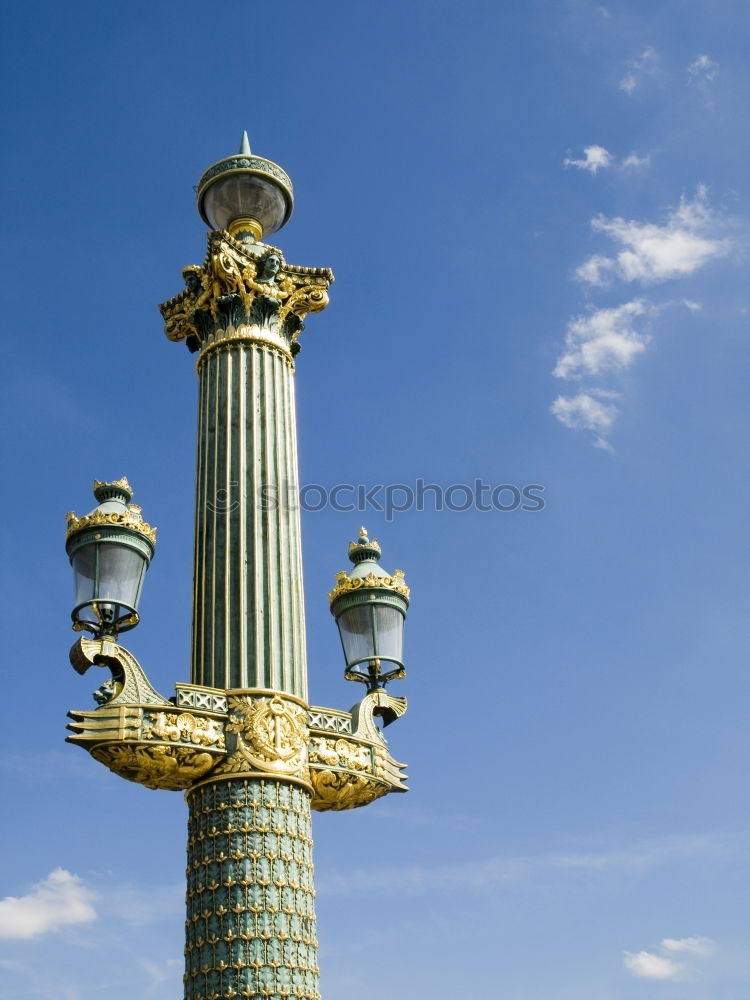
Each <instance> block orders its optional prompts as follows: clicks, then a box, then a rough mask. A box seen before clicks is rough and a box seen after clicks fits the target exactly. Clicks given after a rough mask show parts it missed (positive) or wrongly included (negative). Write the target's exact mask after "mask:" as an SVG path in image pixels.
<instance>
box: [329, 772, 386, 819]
mask: <svg viewBox="0 0 750 1000" xmlns="http://www.w3.org/2000/svg"><path fill="white" fill-rule="evenodd" d="M310 780H311V783H312V787H313V799H312V807H313V809H315V810H316V811H317V812H326V811H328V810H341V809H356V808H357V807H358V806H365V805H368V804H369V803H370V802H374V801H375V799H379V798H381V797H382V796H383V795H387V793H388V792H389V791H390V789H389V788H388V786H387V785H384V784H381V782H379V781H374V780H373V779H371V778H368V777H366V776H364V775H360V774H350V773H347V772H344V771H327V770H324V771H316V770H313V771H311V773H310Z"/></svg>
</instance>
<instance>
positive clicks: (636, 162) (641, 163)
mask: <svg viewBox="0 0 750 1000" xmlns="http://www.w3.org/2000/svg"><path fill="white" fill-rule="evenodd" d="M650 163H651V154H650V153H646V155H645V156H638V154H637V153H628V155H627V156H626V157H625V159H624V160H623V161H622V164H621V165H622V167H623V169H625V170H638V169H639V168H641V167H647V166H648V165H649V164H650Z"/></svg>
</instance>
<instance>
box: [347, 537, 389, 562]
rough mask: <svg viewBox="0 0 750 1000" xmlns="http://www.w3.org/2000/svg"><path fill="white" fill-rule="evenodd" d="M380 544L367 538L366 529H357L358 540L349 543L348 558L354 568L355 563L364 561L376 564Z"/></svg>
mask: <svg viewBox="0 0 750 1000" xmlns="http://www.w3.org/2000/svg"><path fill="white" fill-rule="evenodd" d="M381 552H382V550H381V548H380V543H379V542H378V541H377V539H375V538H373V539H372V540H370V539H369V538H368V537H367V528H360V529H359V538H358V539H357V541H356V542H349V558H350V560H351V561H352V562H353V563H354V565H355V566H356V565H357V563H360V562H362V561H363V560H365V559H370V560H373V561H374V562H377V561H378V559H380V555H381Z"/></svg>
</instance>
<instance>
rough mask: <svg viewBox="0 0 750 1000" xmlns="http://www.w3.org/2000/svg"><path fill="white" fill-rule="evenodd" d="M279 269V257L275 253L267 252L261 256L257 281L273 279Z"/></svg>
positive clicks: (262, 281)
mask: <svg viewBox="0 0 750 1000" xmlns="http://www.w3.org/2000/svg"><path fill="white" fill-rule="evenodd" d="M280 270H281V257H279V255H278V254H277V253H267V254H265V256H263V257H261V264H260V273H259V274H258V279H257V280H258V281H260V282H261V283H265V282H270V281H274V280H275V278H276V275H277V274H278V273H279V271H280Z"/></svg>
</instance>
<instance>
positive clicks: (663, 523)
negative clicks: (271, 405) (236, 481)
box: [0, 0, 750, 1000]
mask: <svg viewBox="0 0 750 1000" xmlns="http://www.w3.org/2000/svg"><path fill="white" fill-rule="evenodd" d="M2 20H3V31H2V41H0V45H2V58H0V77H1V78H2V92H3V94H4V98H5V99H4V101H3V110H2V133H3V136H4V140H5V150H6V153H5V156H4V157H3V162H2V167H1V169H2V181H3V187H2V190H3V192H4V195H5V219H6V224H5V227H4V239H3V240H2V254H3V257H2V263H3V274H4V280H3V282H2V284H1V285H0V296H1V297H2V311H3V316H4V320H5V322H4V326H5V338H4V345H5V349H4V366H3V369H4V370H3V376H4V391H3V393H2V407H3V425H4V427H5V434H4V436H3V441H4V461H3V463H2V472H3V480H4V483H3V485H4V496H5V504H6V516H5V520H4V522H3V528H2V532H3V538H2V540H3V552H4V559H3V565H2V567H1V569H0V582H1V583H2V594H3V600H2V602H1V603H0V608H1V609H2V617H3V642H4V649H5V670H4V685H5V691H4V695H5V696H4V706H5V708H4V711H3V725H2V755H1V756H0V770H1V771H2V778H3V785H4V789H5V801H6V811H5V822H4V823H3V829H4V834H5V850H3V851H2V853H0V897H7V898H4V899H2V900H1V901H0V991H2V993H3V995H5V996H8V997H13V998H14V1000H99V998H103V997H105V996H106V997H107V1000H126V998H127V1000H130V998H131V997H132V996H139V997H143V998H144V1000H148V998H152V997H153V998H156V997H162V996H179V995H180V977H181V972H182V935H183V931H182V920H183V902H182V896H183V891H184V889H183V868H184V840H185V806H184V802H183V801H182V798H181V797H180V795H178V794H176V793H175V794H173V793H167V792H160V793H157V792H151V791H148V790H146V789H143V788H140V787H138V786H135V785H129V784H128V783H126V782H123V781H121V780H119V779H117V778H115V777H114V776H113V775H111V774H110V773H109V772H107V771H106V770H105V769H103V768H102V767H101V766H100V765H98V764H96V763H95V762H94V761H93V760H91V759H90V758H89V757H88V756H87V755H86V754H85V753H84V752H82V751H80V750H79V749H77V748H74V747H70V746H67V745H66V744H65V743H64V735H65V729H64V727H65V722H66V719H65V713H66V711H67V710H68V709H69V708H85V707H87V706H88V705H90V704H91V702H90V692H91V690H92V689H93V687H95V686H96V684H94V683H92V679H91V678H89V677H84V678H81V677H79V676H78V675H76V674H75V673H74V671H73V670H72V668H70V667H69V666H68V663H67V649H68V646H69V645H70V644H71V643H72V641H73V639H74V635H73V633H72V632H69V631H68V624H67V622H68V615H69V610H70V607H71V605H72V586H71V581H70V570H69V567H68V565H67V560H66V556H65V552H64V546H63V539H64V514H65V512H66V511H68V510H70V509H71V508H74V509H75V510H76V511H77V512H78V513H81V512H82V511H84V510H88V509H89V508H90V507H91V506H92V503H93V501H92V500H91V494H90V485H91V481H92V480H93V479H94V478H117V477H119V476H121V475H123V474H125V475H127V476H128V477H129V479H130V481H131V483H132V484H133V486H134V488H135V490H136V496H135V500H136V502H138V503H140V504H142V506H143V508H144V515H145V516H146V519H147V520H148V521H149V522H151V523H153V524H156V525H157V526H158V528H159V542H158V549H157V554H156V557H155V559H154V562H153V564H152V567H151V569H150V571H149V574H148V578H147V580H146V585H145V590H144V597H143V601H142V606H141V611H142V618H143V621H142V624H141V626H140V627H139V629H138V630H137V631H135V632H133V633H132V634H131V635H130V636H129V640H130V641H129V642H128V646H129V648H130V649H131V650H132V651H133V653H134V654H135V655H136V656H137V657H138V658H139V660H140V662H141V663H142V664H143V666H144V667H145V669H146V670H147V672H148V674H149V676H150V678H151V680H152V681H153V683H154V684H155V686H156V687H157V688H159V689H160V690H161V691H162V693H164V694H166V695H169V694H170V693H171V689H172V685H173V683H174V682H175V681H177V680H186V679H187V676H188V669H189V668H188V654H189V628H190V623H189V609H190V583H191V579H190V578H191V547H192V538H191V531H192V489H193V474H194V472H193V462H194V444H195V443H194V433H195V396H196V388H195V376H194V372H193V359H192V358H191V356H190V355H189V354H188V352H187V351H185V350H184V348H182V347H181V346H179V345H175V344H172V343H170V342H169V341H168V340H167V339H166V338H165V337H164V336H163V333H162V326H161V321H160V316H159V314H158V312H157V309H156V305H157V304H158V303H159V302H162V301H164V300H165V299H167V298H169V297H171V296H172V295H174V294H176V292H177V291H178V290H179V289H180V287H181V278H180V271H181V268H182V267H183V266H185V265H186V264H190V263H198V262H200V261H201V260H202V258H203V254H204V227H203V225H202V223H201V222H200V220H199V218H198V216H197V214H196V212H195V210H194V204H193V192H192V185H193V184H194V183H195V181H196V180H197V178H198V176H199V175H200V173H201V172H202V170H203V169H204V168H205V167H206V166H207V165H208V164H210V163H212V162H213V161H215V160H216V159H218V158H220V157H222V156H225V155H228V154H230V153H232V152H234V151H235V148H236V147H237V144H238V142H239V137H240V134H241V131H242V129H243V128H247V129H248V131H249V133H250V138H251V143H252V145H253V148H254V150H255V151H257V152H258V153H260V154H262V155H266V156H268V157H270V158H272V159H275V160H276V161H277V162H279V163H281V164H282V165H283V166H284V168H285V169H286V170H287V171H288V172H289V173H290V175H291V176H292V178H293V180H294V184H295V192H296V209H295V215H294V217H293V219H292V220H291V222H290V223H289V225H288V226H287V227H286V229H285V230H283V231H282V233H280V234H279V236H278V243H279V245H280V246H281V247H283V249H284V252H285V254H286V256H287V259H288V260H289V261H291V262H293V263H298V264H303V265H308V266H330V267H332V268H333V270H334V271H335V273H336V283H335V285H334V286H333V289H332V294H331V305H330V307H329V309H328V310H327V311H326V312H325V313H323V314H322V315H320V316H313V317H311V318H310V319H309V321H308V323H307V329H306V330H305V332H304V334H303V337H302V341H301V342H302V344H303V350H302V353H301V354H300V356H299V360H298V367H297V391H298V418H299V445H300V464H301V475H302V481H303V483H306V484H320V485H321V486H324V487H325V488H330V487H331V486H332V485H334V484H339V483H341V484H366V485H368V486H373V485H377V484H389V483H390V484H393V483H403V484H406V485H414V484H415V482H416V480H417V479H419V478H421V479H424V480H425V481H428V482H433V483H437V484H440V485H442V486H443V487H448V486H450V485H451V484H474V482H475V480H477V479H481V480H482V481H483V482H485V483H487V484H490V485H493V486H498V485H503V484H512V485H516V486H517V487H519V488H522V487H523V486H524V485H528V484H539V485H541V486H543V487H544V490H543V496H544V500H545V506H544V509H543V510H541V511H536V512H524V511H522V510H512V511H506V512H500V511H488V512H483V511H479V510H474V509H469V510H466V511H463V512H457V511H447V510H444V511H442V512H440V511H435V510H432V509H431V508H428V509H427V510H424V511H421V512H420V511H416V510H408V511H403V512H400V513H398V514H396V516H395V518H394V519H393V520H392V521H390V522H389V521H387V520H386V518H385V515H384V513H383V512H380V511H377V510H369V511H367V512H364V513H357V512H354V513H344V512H340V511H335V510H331V509H326V510H322V511H318V512H307V513H305V515H304V519H303V536H304V556H305V574H306V576H305V583H306V599H307V616H308V647H309V661H310V687H311V698H312V700H313V701H314V702H316V703H318V704H327V705H332V706H337V707H348V705H349V704H351V703H352V702H353V701H354V700H355V697H356V696H357V692H355V691H354V690H353V687H352V685H347V684H345V682H344V681H343V678H342V670H343V664H342V661H341V654H340V649H339V644H338V638H337V634H336V630H335V627H334V624H333V621H332V619H331V618H330V615H329V612H328V608H327V601H326V594H327V591H328V590H329V589H330V586H331V584H332V581H333V577H334V574H335V572H336V571H338V570H339V569H342V568H344V565H345V562H346V559H345V550H346V543H347V542H348V540H349V539H350V538H352V537H354V536H355V535H356V532H357V530H358V528H359V525H360V523H364V524H366V525H367V527H368V528H369V529H370V532H371V534H372V535H375V536H376V537H377V538H379V540H380V542H381V544H382V546H383V550H384V557H383V562H384V564H385V565H386V566H387V567H388V568H389V569H392V568H393V567H395V566H400V567H402V568H403V569H404V570H405V571H406V574H407V580H408V581H409V583H410V585H411V587H412V607H411V611H410V616H409V620H408V623H407V655H408V661H407V667H408V671H409V676H408V678H407V680H406V681H404V682H402V683H401V684H400V685H398V687H397V688H395V691H396V693H398V694H406V695H408V697H409V706H410V707H409V712H408V714H407V715H406V716H405V718H404V719H403V720H401V721H399V723H398V725H395V726H393V728H392V729H391V730H389V736H390V740H391V746H392V748H393V751H394V754H395V756H396V757H397V758H398V759H400V760H405V761H407V762H408V763H409V774H410V778H411V791H410V792H409V794H408V795H406V796H392V797H390V798H389V799H387V800H385V801H381V802H378V803H375V804H374V805H372V806H371V807H369V808H368V809H363V810H357V811H354V812H352V813H347V814H340V815H329V814H326V815H320V816H317V817H316V820H315V839H316V865H317V869H316V870H317V883H318V917H319V937H320V941H321V951H320V964H321V970H322V986H323V993H324V996H325V997H326V1000H344V998H349V997H351V996H352V995H356V996H357V997H358V1000H375V998H376V996H377V997H380V996H381V995H382V991H383V987H384V984H388V992H389V993H390V994H392V995H393V996H394V997H402V996H403V997H407V996H408V997H413V998H416V1000H422V998H425V1000H426V998H427V997H438V998H442V997H463V996H467V997H469V996H480V995H481V996H487V997H495V996H498V997H500V996H502V997H503V1000H539V998H542V997H543V998H544V1000H573V998H575V1000H581V998H584V1000H589V998H591V1000H631V998H632V1000H639V998H642V1000H655V998H656V1000H658V998H664V1000H743V998H744V997H746V996H747V991H748V987H747V982H748V978H749V975H750V953H749V952H748V945H747V927H748V908H747V898H748V888H750V886H749V885H748V882H749V881H750V865H749V864H748V857H749V856H750V823H749V822H748V816H749V807H750V802H749V801H748V791H747V788H748V784H747V770H748V767H747V765H748V742H747V703H748V696H749V695H750V683H749V681H748V669H747V664H748V646H749V645H750V641H749V640H750V635H748V631H749V630H748V614H747V611H748V608H747V604H748V601H747V593H748V587H747V569H746V566H747V547H748V534H747V518H746V513H745V512H746V510H747V507H748V499H750V498H749V497H748V493H749V489H748V474H747V465H746V453H747V450H748V449H747V427H748V416H749V414H748V406H749V404H748V393H747V386H748V352H747V337H748V307H749V306H750V301H749V300H748V292H747V282H746V273H747V233H748V228H747V223H748V215H749V214H750V208H749V205H748V198H749V196H750V187H749V185H748V179H747V176H748V175H747V163H748V158H749V154H750V148H749V145H750V143H749V141H748V140H749V138H750V128H749V127H748V121H747V111H746V107H747V94H748V92H749V90H750V87H749V84H750V81H749V80H748V66H747V58H746V53H747V49H748V43H749V42H750V38H749V37H748V36H749V35H750V29H749V25H748V18H747V8H746V4H744V3H742V2H739V0H738V2H732V0H717V2H715V3H713V4H712V5H710V6H709V5H708V4H704V3H698V2H677V0H671V2H670V0H667V2H665V3H662V4H660V5H658V7H657V6H654V5H653V4H648V3H645V2H630V3H610V2H608V0H605V2H603V3H591V2H588V0H569V2H564V0H563V2H554V3H553V2H543V0H525V2H508V3H505V4H498V3H496V2H494V3H493V2H483V0H467V2H466V3H465V4H461V5H459V4H451V3H427V2H406V3H403V2H394V0H384V2H381V3H379V4H378V5H365V4H345V3H340V2H333V3H328V4H325V5H311V4H302V3H298V2H290V3H287V4H284V5H282V6H278V7H272V6H271V5H268V4H260V3H257V2H252V0H242V2H239V0H234V2H231V0H217V3H216V4H214V5H213V6H212V7H208V6H206V5H199V4H197V3H195V2H193V0H184V2H182V3H180V4H176V3H162V4H153V3H151V4H147V3H144V2H141V0H131V2H130V3H129V4H126V5H124V4H118V5H114V4H100V3H94V2H89V0H79V2H76V3H74V4H72V5H70V4H69V5H65V6H62V5H60V4H52V3H48V2H41V0H38V2H30V3H26V4H12V5H6V9H5V10H4V12H3V15H2ZM48 602H49V603H48Z"/></svg>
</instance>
